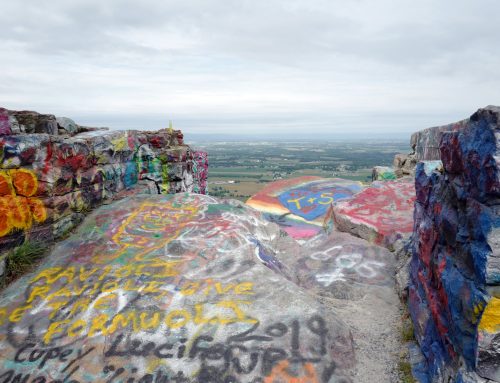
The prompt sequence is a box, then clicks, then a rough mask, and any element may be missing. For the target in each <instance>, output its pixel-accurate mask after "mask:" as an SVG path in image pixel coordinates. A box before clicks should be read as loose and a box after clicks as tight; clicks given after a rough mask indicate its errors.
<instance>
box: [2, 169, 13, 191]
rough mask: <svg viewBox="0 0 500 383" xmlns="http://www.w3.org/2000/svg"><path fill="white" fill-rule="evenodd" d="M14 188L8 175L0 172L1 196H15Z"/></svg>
mask: <svg viewBox="0 0 500 383" xmlns="http://www.w3.org/2000/svg"><path fill="white" fill-rule="evenodd" d="M13 194H14V188H13V186H12V181H11V179H10V177H9V175H8V174H6V173H3V172H0V196H3V195H13Z"/></svg>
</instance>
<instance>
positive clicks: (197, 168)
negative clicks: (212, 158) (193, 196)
mask: <svg viewBox="0 0 500 383" xmlns="http://www.w3.org/2000/svg"><path fill="white" fill-rule="evenodd" d="M193 176H194V180H195V182H194V187H193V192H195V193H199V194H207V179H208V153H207V152H202V151H195V152H194V153H193Z"/></svg>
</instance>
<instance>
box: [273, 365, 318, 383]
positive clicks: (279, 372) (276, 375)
mask: <svg viewBox="0 0 500 383" xmlns="http://www.w3.org/2000/svg"><path fill="white" fill-rule="evenodd" d="M289 365H290V362H288V360H282V361H281V362H279V363H278V364H277V365H276V366H274V368H273V370H272V371H271V374H270V375H269V376H266V377H265V378H264V383H318V382H319V379H318V375H317V373H316V368H315V367H314V365H313V364H312V363H309V362H307V363H304V364H303V371H304V374H303V375H302V376H295V375H291V374H290V373H289V372H288V367H289Z"/></svg>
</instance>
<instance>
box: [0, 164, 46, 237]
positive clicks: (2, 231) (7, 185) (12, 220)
mask: <svg viewBox="0 0 500 383" xmlns="http://www.w3.org/2000/svg"><path fill="white" fill-rule="evenodd" d="M37 189H38V181H37V179H36V176H35V175H34V173H33V172H32V171H30V170H27V169H14V170H9V171H0V237H3V236H5V235H7V234H9V233H10V232H11V231H13V230H15V229H20V230H28V229H29V228H31V226H32V224H33V221H36V222H38V223H41V222H44V221H45V220H46V219H47V210H46V209H45V206H44V205H43V203H42V201H40V200H39V199H38V198H34V197H32V196H33V195H34V194H35V193H36V192H37Z"/></svg>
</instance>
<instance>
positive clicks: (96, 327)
mask: <svg viewBox="0 0 500 383" xmlns="http://www.w3.org/2000/svg"><path fill="white" fill-rule="evenodd" d="M108 319H109V317H108V316H107V315H106V314H100V315H98V316H96V317H95V318H94V319H93V320H92V324H91V325H90V330H89V335H88V336H89V337H92V336H94V335H95V334H97V333H98V332H101V333H102V335H107V331H106V322H107V321H108Z"/></svg>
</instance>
